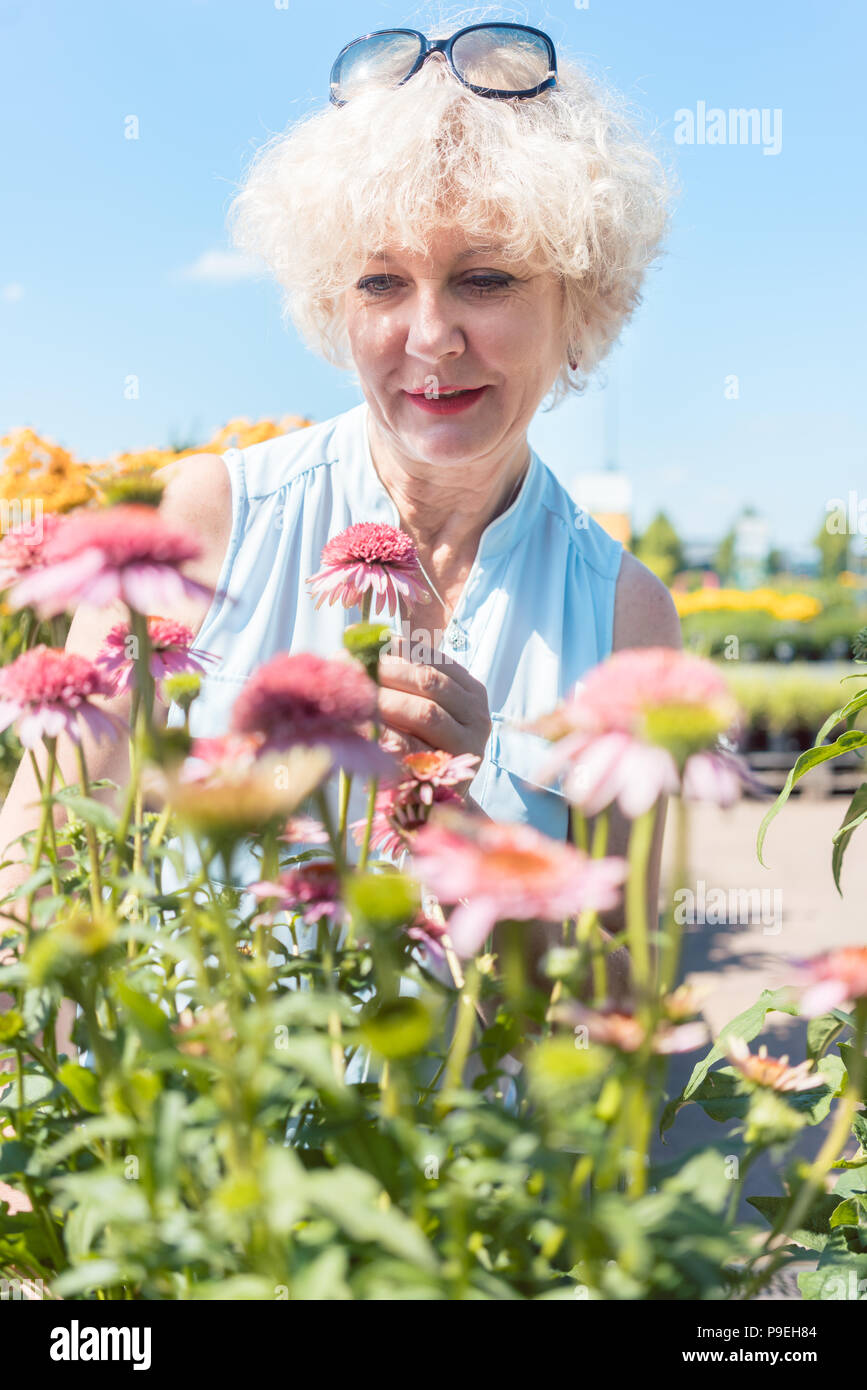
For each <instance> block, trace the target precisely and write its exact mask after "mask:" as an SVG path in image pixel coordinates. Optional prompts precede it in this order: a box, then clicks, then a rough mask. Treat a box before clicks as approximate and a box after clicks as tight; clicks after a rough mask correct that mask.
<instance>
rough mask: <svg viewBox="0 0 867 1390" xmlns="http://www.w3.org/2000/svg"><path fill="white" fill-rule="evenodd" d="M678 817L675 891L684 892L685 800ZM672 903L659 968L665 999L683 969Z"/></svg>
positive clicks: (686, 862)
mask: <svg viewBox="0 0 867 1390" xmlns="http://www.w3.org/2000/svg"><path fill="white" fill-rule="evenodd" d="M676 816H677V835H676V839H675V849H674V887H675V889H678V888H683V887H684V886H685V884H686V877H687V872H688V866H689V809H688V807H687V804H686V802H685V801H684V800H683V798H682V797H680V798H678V800H677V802H676ZM671 898H672V900H671V903H670V904H669V906H668V910H667V912H666V916H665V942H664V945H663V948H662V952H661V953H660V965H659V989H658V994H659V995H661V996H662V995H666V994H668V993H669V992H670V991H671V990H673V989H674V986H675V984H676V982H677V972H678V969H679V967H680V952H681V945H682V942H683V925H682V924H681V923H679V922H678V921H677V918H676V916H675V908H674V903H675V898H674V894H673V893H672V895H671Z"/></svg>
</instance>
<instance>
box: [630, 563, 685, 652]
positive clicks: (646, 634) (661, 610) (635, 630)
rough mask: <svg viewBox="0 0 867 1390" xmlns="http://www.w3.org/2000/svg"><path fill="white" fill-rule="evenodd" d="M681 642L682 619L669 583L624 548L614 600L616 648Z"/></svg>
mask: <svg viewBox="0 0 867 1390" xmlns="http://www.w3.org/2000/svg"><path fill="white" fill-rule="evenodd" d="M682 645H683V638H682V634H681V630H680V618H679V617H678V615H677V609H676V608H675V606H674V600H673V599H672V597H671V594H670V593H669V591H668V589H667V587H666V585H665V584H663V582H662V580H661V579H659V578H658V577H657V575H655V574H654V573H653V571H652V570H649V569H648V568H647V566H646V565H643V564H642V563H641V561H640V560H638V559H636V557H635V556H634V555H632V554H630V552H629V551H628V550H624V552H623V560H622V563H621V566H620V573H619V575H618V578H617V589H616V592H615V599H614V633H613V641H612V647H613V650H614V651H618V650H620V649H622V648H624V647H676V648H680V647H681V646H682Z"/></svg>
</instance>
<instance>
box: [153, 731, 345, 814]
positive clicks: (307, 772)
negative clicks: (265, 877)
mask: <svg viewBox="0 0 867 1390" xmlns="http://www.w3.org/2000/svg"><path fill="white" fill-rule="evenodd" d="M191 753H192V755H191V757H189V758H188V759H187V760H186V761H185V762H184V763H183V764H181V765H180V766H179V767H178V766H172V767H169V768H166V769H163V768H152V767H146V768H145V772H144V775H143V785H144V786H145V789H146V791H147V792H148V794H149V795H152V796H155V797H156V798H157V799H158V800H159V801H161V802H164V803H168V804H169V805H170V806H171V807H172V809H173V810H174V811H175V812H176V814H177V815H178V817H179V818H180V819H181V820H182V821H184V822H186V823H187V824H188V825H191V826H192V827H193V828H194V829H196V830H197V831H201V832H202V833H204V834H209V835H213V836H215V837H226V836H228V837H230V838H231V837H240V836H243V835H247V834H251V833H253V832H254V831H257V830H259V829H261V828H263V827H264V826H266V825H267V824H269V823H271V822H274V821H278V822H279V821H281V820H283V821H285V819H286V817H287V816H289V815H291V813H292V812H293V811H294V810H295V809H296V808H297V807H298V806H300V804H301V803H302V802H303V801H304V800H305V799H306V798H307V797H308V796H309V795H310V793H311V792H312V791H313V790H314V789H315V788H316V787H318V785H319V783H320V782H321V781H322V779H323V777H324V776H325V775H326V773H327V772H328V770H329V768H330V766H331V758H330V754H329V753H328V752H327V750H326V749H324V748H290V749H289V750H288V752H285V753H282V754H275V753H265V752H263V750H262V741H261V739H255V738H239V737H237V736H236V735H231V734H230V735H227V736H225V737H224V738H213V739H194V741H193V745H192V750H191Z"/></svg>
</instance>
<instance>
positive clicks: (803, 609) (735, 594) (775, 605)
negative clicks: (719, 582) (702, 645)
mask: <svg viewBox="0 0 867 1390" xmlns="http://www.w3.org/2000/svg"><path fill="white" fill-rule="evenodd" d="M672 598H673V599H674V604H675V607H676V608H677V612H678V615H679V616H680V617H681V618H686V617H690V616H692V614H694V613H719V612H736V613H769V614H770V615H771V617H773V618H776V619H777V620H778V621H779V622H795V623H803V622H807V621H809V619H810V618H815V617H817V616H818V614H819V613H821V611H822V604H821V603H820V601H819V600H818V599H817V598H814V597H813V595H812V594H803V593H791V594H784V593H781V592H780V591H779V590H777V589H768V588H762V589H714V588H711V587H710V586H708V587H706V588H703V589H694V590H693V591H692V593H684V592H683V591H682V590H678V589H675V590H673V591H672Z"/></svg>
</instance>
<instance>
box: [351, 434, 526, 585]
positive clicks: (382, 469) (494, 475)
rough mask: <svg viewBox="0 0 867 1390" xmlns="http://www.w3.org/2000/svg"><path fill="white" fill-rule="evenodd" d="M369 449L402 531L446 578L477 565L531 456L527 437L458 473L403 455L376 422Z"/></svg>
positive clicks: (512, 496) (426, 559)
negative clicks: (486, 535) (485, 536)
mask: <svg viewBox="0 0 867 1390" xmlns="http://www.w3.org/2000/svg"><path fill="white" fill-rule="evenodd" d="M370 450H371V455H372V458H373V465H374V468H375V469H376V472H377V474H378V476H379V479H380V482H381V483H382V485H383V487H384V488H385V489H386V491H387V492H388V494H389V496H390V497H391V499H392V501H393V502H394V504H395V506H396V507H397V510H398V514H399V516H400V523H401V527H402V529H403V530H404V531H406V532H407V533H408V534H409V535H410V536H412V538H413V540H414V541H415V544H416V547H417V549H418V551H419V553H420V554H421V556H422V562H423V563H424V564H425V565H427V563H428V560H429V559H430V560H431V561H433V562H435V563H436V564H437V565H438V567H441V568H443V569H444V571H445V572H446V577H448V576H447V572H448V570H450V569H452V567H453V566H455V565H457V566H460V565H461V563H462V562H464V563H466V564H467V568H468V567H469V565H471V564H472V561H473V559H474V558H475V554H476V551H477V549H478V545H479V540H480V538H481V535H482V532H483V531H484V530H485V528H486V527H487V526H489V525H490V523H491V522H492V521H493V520H494V519H495V517H498V516H500V515H501V514H502V513H503V512H504V511H506V509H507V508H508V507H509V506H510V504H511V502H512V501H513V500H514V498H515V495H516V494H517V492H518V489H519V484H520V481H521V480H522V479H523V477H524V474H525V472H526V469H527V465H528V463H529V457H530V450H529V445H528V443H527V440H526V438H524V439H523V440H521V441H520V442H519V443H518V444H517V445H515V446H513V447H512V448H511V449H510V450H509V451H508V453H507V454H505V455H499V456H498V457H496V458H493V457H492V458H489V459H481V460H478V461H477V462H476V463H473V464H470V465H468V466H466V467H464V466H463V465H462V466H461V468H460V469H459V470H458V469H455V470H451V469H442V470H439V469H431V466H430V465H429V464H426V463H424V462H423V461H419V460H414V459H408V458H406V457H402V456H398V455H397V454H396V452H395V451H394V450H393V448H392V447H391V445H390V441H389V440H388V439H383V438H382V436H381V435H380V434H379V432H378V431H377V430H376V428H375V422H374V420H372V419H371V438H370ZM458 472H459V474H460V476H459V477H455V476H454V474H455V473H458Z"/></svg>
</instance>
